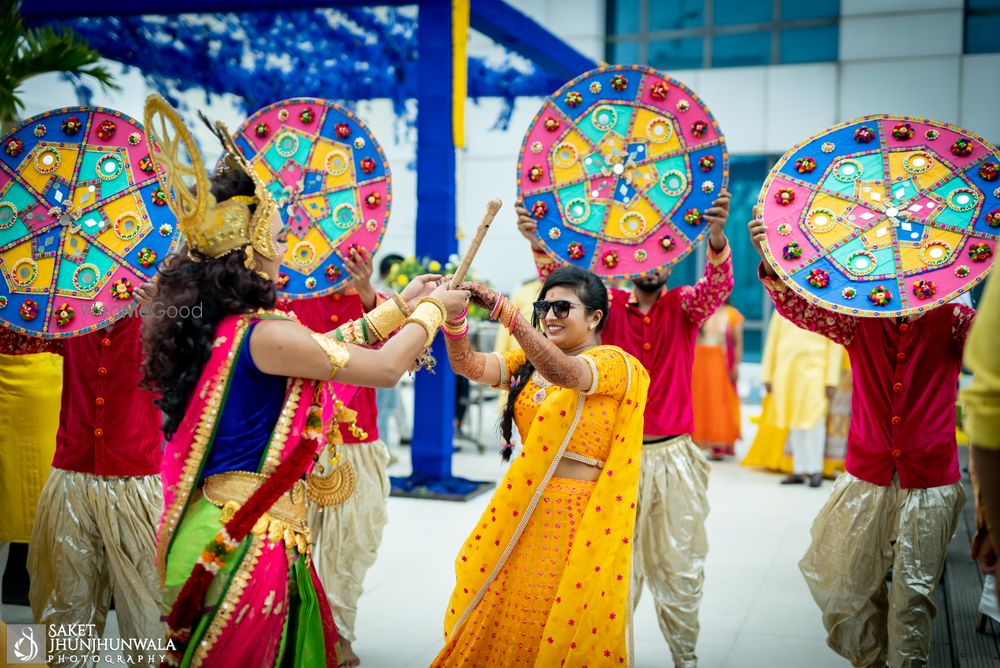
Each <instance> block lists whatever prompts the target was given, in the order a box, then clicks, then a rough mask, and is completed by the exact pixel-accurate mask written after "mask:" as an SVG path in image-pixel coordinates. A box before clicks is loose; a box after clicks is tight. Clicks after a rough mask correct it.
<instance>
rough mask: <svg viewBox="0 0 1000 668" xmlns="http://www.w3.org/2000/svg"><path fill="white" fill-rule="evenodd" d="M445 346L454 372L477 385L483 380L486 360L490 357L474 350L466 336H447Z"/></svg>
mask: <svg viewBox="0 0 1000 668" xmlns="http://www.w3.org/2000/svg"><path fill="white" fill-rule="evenodd" d="M444 345H445V348H447V350H448V361H449V362H450V363H451V370H452V371H454V372H455V373H457V374H458V375H459V376H465V377H466V378H468V379H469V380H472V381H475V382H477V383H478V382H480V381H481V380H482V378H483V376H484V375H486V360H487V359H488V358H489V355H486V354H484V353H477V352H476V351H475V350H473V349H472V344H470V343H469V339H468V337H465V336H463V337H461V338H451V337H449V336H446V337H445V338H444Z"/></svg>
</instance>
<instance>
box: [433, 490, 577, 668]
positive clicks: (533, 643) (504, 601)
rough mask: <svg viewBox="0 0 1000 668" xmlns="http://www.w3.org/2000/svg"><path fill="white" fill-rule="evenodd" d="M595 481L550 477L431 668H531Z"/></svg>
mask: <svg viewBox="0 0 1000 668" xmlns="http://www.w3.org/2000/svg"><path fill="white" fill-rule="evenodd" d="M594 485H595V483H593V482H588V481H585V480H572V479H569V478H552V479H551V480H550V481H549V484H548V486H547V487H546V488H545V491H544V492H543V493H542V497H541V500H540V501H539V504H538V506H537V507H536V508H535V512H534V513H533V514H532V516H531V519H530V520H528V524H527V526H525V528H524V533H522V534H521V538H520V540H518V541H517V545H516V546H515V547H514V549H513V551H512V552H511V554H510V558H509V559H508V560H507V563H506V564H504V567H503V570H502V571H500V573H499V574H498V575H497V578H496V580H495V581H494V582H493V584H492V585H490V586H489V588H488V589H487V590H486V594H485V595H484V596H483V599H482V600H481V601H480V602H479V604H478V605H477V606H476V607H475V609H474V610H473V611H472V614H471V615H469V619H468V620H467V621H466V622H465V624H464V625H463V626H462V628H461V629H460V630H459V632H458V633H457V634H455V635H454V636H453V637H452V638H451V639H450V640H449V642H448V644H447V645H445V647H444V649H443V650H441V652H440V654H438V656H437V658H436V659H435V660H434V663H433V665H434V666H534V665H535V658H536V657H537V656H538V650H539V647H540V644H541V643H542V642H544V640H543V639H542V630H543V629H544V628H545V623H546V621H547V620H548V617H549V612H550V611H551V609H552V603H553V599H554V598H555V595H556V589H557V588H558V587H559V581H560V579H561V578H562V574H563V570H565V568H566V561H567V558H568V556H569V552H570V549H571V548H572V546H573V538H574V536H575V533H576V526H577V525H578V523H579V520H580V516H581V515H582V514H583V512H584V510H585V509H586V508H587V502H588V501H589V500H590V493H591V491H593V489H594Z"/></svg>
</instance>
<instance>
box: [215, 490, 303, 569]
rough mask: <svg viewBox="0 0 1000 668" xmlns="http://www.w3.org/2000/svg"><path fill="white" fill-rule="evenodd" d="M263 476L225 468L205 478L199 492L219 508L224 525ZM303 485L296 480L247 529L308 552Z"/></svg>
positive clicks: (273, 541)
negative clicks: (222, 471) (250, 528)
mask: <svg viewBox="0 0 1000 668" xmlns="http://www.w3.org/2000/svg"><path fill="white" fill-rule="evenodd" d="M264 480H266V478H265V477H264V476H262V475H260V474H257V473H249V472H246V471H227V472H226V473H219V474H217V475H213V476H209V477H208V478H206V479H205V484H204V485H203V486H202V489H201V493H202V496H204V497H205V499H206V500H208V501H209V502H210V503H211V504H212V505H214V506H217V507H219V508H222V517H221V518H220V519H221V521H222V523H223V524H225V523H226V522H228V521H229V520H230V519H232V517H233V515H234V514H236V511H237V510H239V509H240V507H242V506H243V504H244V503H246V502H247V501H248V500H249V499H250V497H251V496H253V494H254V492H256V491H257V489H258V488H259V487H260V486H261V484H263V482H264ZM307 509H308V505H307V503H306V485H305V483H304V482H303V481H301V480H296V481H295V484H294V485H292V488H291V489H290V490H288V491H287V492H285V493H284V494H282V495H281V496H280V497H278V500H277V501H275V502H274V504H273V505H272V506H271V507H270V508H268V509H267V512H265V513H264V514H263V515H261V516H260V517H259V518H258V519H257V523H256V524H254V526H253V529H252V530H251V531H250V533H252V534H253V535H254V536H267V537H268V538H269V539H270V540H271V542H272V543H277V542H278V541H281V540H283V541H285V545H286V546H287V547H289V548H294V549H297V550H298V551H299V552H300V553H303V554H308V553H309V551H310V549H309V546H310V544H311V534H310V531H309V524H308V522H307V520H306V511H307Z"/></svg>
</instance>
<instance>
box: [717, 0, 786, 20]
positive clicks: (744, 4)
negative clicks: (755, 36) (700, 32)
mask: <svg viewBox="0 0 1000 668" xmlns="http://www.w3.org/2000/svg"><path fill="white" fill-rule="evenodd" d="M773 7H774V3H772V2H770V0H714V4H713V5H712V16H713V17H714V19H715V24H716V25H721V26H725V25H734V24H738V23H765V22H770V21H771V19H772V18H773V17H772V9H773Z"/></svg>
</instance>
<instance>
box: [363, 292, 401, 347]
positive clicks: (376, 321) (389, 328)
mask: <svg viewBox="0 0 1000 668" xmlns="http://www.w3.org/2000/svg"><path fill="white" fill-rule="evenodd" d="M398 296H399V295H396V296H395V297H398ZM395 297H393V299H391V300H387V301H384V302H382V303H381V304H379V305H378V306H377V307H375V308H373V309H372V310H371V311H369V312H368V313H367V314H366V319H367V322H368V326H369V328H370V329H371V330H372V332H371V334H372V338H373V339H377V340H379V341H385V340H386V339H388V338H389V337H390V336H391V335H392V333H393V332H395V331H396V330H397V329H399V327H400V325H402V324H403V322H404V321H405V320H406V318H407V317H409V314H408V313H407V312H406V311H405V310H404V309H403V308H402V307H400V305H399V302H397V301H396V298H395ZM399 301H400V302H402V301H403V300H402V299H400V300H399ZM405 305H406V304H403V306H405Z"/></svg>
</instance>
